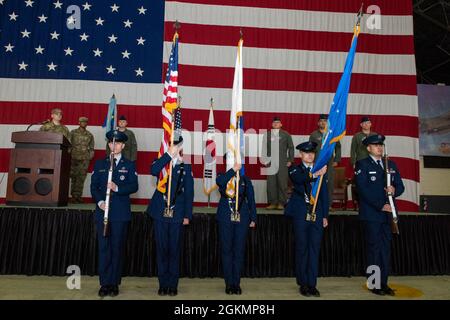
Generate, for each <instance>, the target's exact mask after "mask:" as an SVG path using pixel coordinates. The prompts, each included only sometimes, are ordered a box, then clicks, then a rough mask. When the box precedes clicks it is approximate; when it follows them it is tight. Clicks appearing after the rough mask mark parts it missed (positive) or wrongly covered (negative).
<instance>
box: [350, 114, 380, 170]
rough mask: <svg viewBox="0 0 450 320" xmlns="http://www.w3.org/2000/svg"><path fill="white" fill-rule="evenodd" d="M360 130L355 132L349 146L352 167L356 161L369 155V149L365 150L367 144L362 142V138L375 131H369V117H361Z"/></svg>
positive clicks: (371, 134) (370, 125)
mask: <svg viewBox="0 0 450 320" xmlns="http://www.w3.org/2000/svg"><path fill="white" fill-rule="evenodd" d="M360 125H361V131H360V132H358V133H355V135H354V136H353V138H352V146H351V148H350V158H351V162H352V166H353V168H354V167H355V164H356V161H359V160H362V159H365V158H367V157H368V156H369V151H367V146H365V145H364V144H363V141H364V139H366V138H367V137H368V136H373V135H376V134H377V133H376V132H374V131H371V127H372V122H370V119H369V117H367V116H364V117H362V118H361V124H360Z"/></svg>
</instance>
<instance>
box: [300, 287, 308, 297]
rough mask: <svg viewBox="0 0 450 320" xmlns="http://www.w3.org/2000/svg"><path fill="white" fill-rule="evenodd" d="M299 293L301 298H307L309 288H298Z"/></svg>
mask: <svg viewBox="0 0 450 320" xmlns="http://www.w3.org/2000/svg"><path fill="white" fill-rule="evenodd" d="M299 291H300V294H301V295H302V296H305V297H309V296H310V293H309V288H308V287H307V286H300V290H299Z"/></svg>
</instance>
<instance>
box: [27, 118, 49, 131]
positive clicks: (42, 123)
mask: <svg viewBox="0 0 450 320" xmlns="http://www.w3.org/2000/svg"><path fill="white" fill-rule="evenodd" d="M49 122H50V119H47V120H45V121H42V122H36V123H32V124H30V125H29V126H28V127H27V130H26V131H28V130H30V128H31V127H32V126H34V125H37V124H40V125H44V124H46V123H49Z"/></svg>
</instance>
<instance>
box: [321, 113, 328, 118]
mask: <svg viewBox="0 0 450 320" xmlns="http://www.w3.org/2000/svg"><path fill="white" fill-rule="evenodd" d="M319 120H328V115H327V114H324V113H322V114H321V115H320V116H319Z"/></svg>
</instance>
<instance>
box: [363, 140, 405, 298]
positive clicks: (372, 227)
mask: <svg viewBox="0 0 450 320" xmlns="http://www.w3.org/2000/svg"><path fill="white" fill-rule="evenodd" d="M384 140H385V137H384V136H383V135H381V134H377V135H373V136H369V137H367V138H366V139H365V140H364V142H363V143H364V144H365V145H366V147H367V151H368V152H369V157H367V158H365V159H362V160H359V161H357V162H356V166H355V178H356V187H357V190H358V194H359V219H360V220H362V221H363V223H364V229H365V238H366V244H367V266H378V267H379V268H380V272H381V288H374V289H372V290H371V291H372V292H373V293H375V294H377V295H385V294H388V295H395V293H394V290H392V289H391V288H390V287H389V286H388V284H387V283H388V274H389V265H390V255H391V240H392V231H391V219H392V215H391V212H392V208H391V206H390V205H389V200H388V196H387V192H388V191H389V192H391V193H392V194H393V195H394V197H395V198H396V197H398V196H400V195H401V194H402V193H403V191H404V190H405V187H404V185H403V181H402V178H401V177H400V173H399V171H398V169H397V166H396V164H395V163H394V162H393V161H391V160H389V162H388V164H389V168H390V170H391V180H392V181H391V184H392V185H391V186H390V187H389V189H388V188H386V175H385V171H384V163H383V161H382V160H383V159H382V156H383V148H384ZM367 276H370V273H368V274H367Z"/></svg>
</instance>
